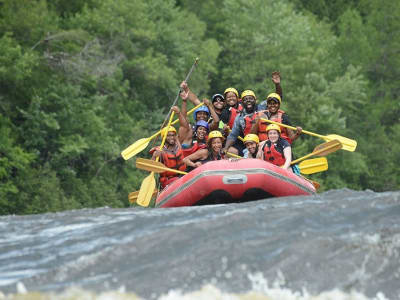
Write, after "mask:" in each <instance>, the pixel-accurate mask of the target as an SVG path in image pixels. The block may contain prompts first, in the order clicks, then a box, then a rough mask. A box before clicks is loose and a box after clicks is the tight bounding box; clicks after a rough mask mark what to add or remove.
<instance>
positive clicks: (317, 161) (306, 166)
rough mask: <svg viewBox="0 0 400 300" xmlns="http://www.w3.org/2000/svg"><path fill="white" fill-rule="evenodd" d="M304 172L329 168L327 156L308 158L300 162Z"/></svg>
mask: <svg viewBox="0 0 400 300" xmlns="http://www.w3.org/2000/svg"><path fill="white" fill-rule="evenodd" d="M299 168H300V172H301V173H302V174H314V173H317V172H323V171H326V170H328V161H327V159H326V157H319V158H313V159H307V160H305V161H302V162H301V163H300V164H299Z"/></svg>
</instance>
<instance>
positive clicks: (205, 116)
mask: <svg viewBox="0 0 400 300" xmlns="http://www.w3.org/2000/svg"><path fill="white" fill-rule="evenodd" d="M207 120H208V113H207V112H205V111H199V112H197V114H196V122H197V121H206V122H207Z"/></svg>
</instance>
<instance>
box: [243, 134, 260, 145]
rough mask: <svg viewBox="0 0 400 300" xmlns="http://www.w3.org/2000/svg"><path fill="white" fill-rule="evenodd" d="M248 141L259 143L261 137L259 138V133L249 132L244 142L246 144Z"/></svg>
mask: <svg viewBox="0 0 400 300" xmlns="http://www.w3.org/2000/svg"><path fill="white" fill-rule="evenodd" d="M247 142H254V143H256V144H258V143H259V142H260V139H259V138H258V135H257V134H252V133H249V134H248V135H246V136H245V137H244V139H243V143H244V144H245V145H246V143H247Z"/></svg>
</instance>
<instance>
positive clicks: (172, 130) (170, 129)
mask: <svg viewBox="0 0 400 300" xmlns="http://www.w3.org/2000/svg"><path fill="white" fill-rule="evenodd" d="M166 132H167V127H164V128H163V129H161V136H162V137H164V135H165V133H166ZM168 132H175V133H176V129H175V127H174V126H169V127H168Z"/></svg>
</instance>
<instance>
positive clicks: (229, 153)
mask: <svg viewBox="0 0 400 300" xmlns="http://www.w3.org/2000/svg"><path fill="white" fill-rule="evenodd" d="M226 154H228V155H229V156H232V157H235V158H243V157H241V156H240V155H237V154H234V153H232V152H226Z"/></svg>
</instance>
